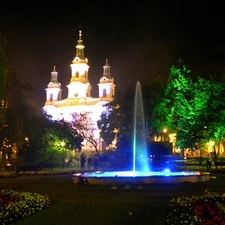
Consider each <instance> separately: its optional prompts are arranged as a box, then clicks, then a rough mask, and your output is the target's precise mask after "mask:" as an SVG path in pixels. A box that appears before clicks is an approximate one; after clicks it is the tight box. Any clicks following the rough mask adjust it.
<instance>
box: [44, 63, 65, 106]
mask: <svg viewBox="0 0 225 225" xmlns="http://www.w3.org/2000/svg"><path fill="white" fill-rule="evenodd" d="M45 90H46V102H45V105H51V104H52V103H53V102H56V101H60V100H61V98H62V90H61V84H60V83H59V82H58V72H57V71H56V68H55V66H54V67H53V71H52V72H51V80H50V82H49V84H48V86H47V88H46V89H45Z"/></svg>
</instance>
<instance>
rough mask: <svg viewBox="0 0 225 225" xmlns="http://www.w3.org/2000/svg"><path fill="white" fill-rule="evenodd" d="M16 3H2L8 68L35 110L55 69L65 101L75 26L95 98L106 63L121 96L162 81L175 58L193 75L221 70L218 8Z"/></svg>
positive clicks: (224, 21) (201, 4) (173, 2)
mask: <svg viewBox="0 0 225 225" xmlns="http://www.w3.org/2000/svg"><path fill="white" fill-rule="evenodd" d="M15 2H16V3H14V1H10V0H8V1H3V3H1V8H0V31H1V32H2V34H3V35H4V36H5V37H6V39H7V43H8V60H9V67H10V68H11V69H15V70H16V71H17V72H18V73H20V74H21V78H22V79H26V80H27V81H28V82H30V83H32V84H33V87H34V101H36V102H37V104H39V105H40V107H41V106H43V104H44V102H45V88H46V86H47V84H48V82H49V81H50V73H51V71H52V69H53V66H56V69H57V71H58V72H59V75H58V78H59V81H60V82H61V83H62V89H63V98H66V97H67V87H66V85H67V84H69V81H70V76H71V70H70V64H71V62H72V60H73V59H74V57H75V46H76V44H77V39H78V31H79V27H80V24H81V25H82V32H83V36H82V39H83V41H84V45H85V57H87V58H88V60H89V66H90V70H89V80H90V83H91V84H92V87H93V89H92V96H93V97H98V96H97V95H98V92H97V90H98V86H97V83H98V82H99V78H100V77H101V76H102V73H103V66H104V64H105V59H106V58H108V59H109V64H110V66H111V75H112V76H113V77H114V79H115V84H116V89H117V90H121V91H122V90H124V89H126V88H127V87H128V86H129V85H131V84H135V83H136V81H137V80H140V81H142V80H144V79H145V78H147V77H152V76H155V75H161V76H163V77H168V75H169V68H170V67H171V66H172V65H176V64H177V62H178V59H180V58H182V59H183V60H184V63H185V64H186V65H188V66H189V67H190V68H191V69H192V72H194V73H200V72H206V71H210V70H212V68H216V67H221V66H223V63H224V51H225V35H224V27H225V13H224V12H223V11H224V6H223V3H222V1H193V0H189V1H188V0H182V1H181V0H179V1H178V0H170V1H168V0H164V1H163V0H148V1H135V3H131V1H130V3H129V1H128V3H127V2H126V1H125V3H123V1H120V2H117V1H112V2H111V1H102V2H101V1H100V3H98V2H97V3H96V2H90V3H89V2H88V1H83V2H82V1H79V3H77V2H78V1H72V2H71V1H65V0H64V1H57V2H55V3H54V2H53V3H48V4H47V3H45V4H41V3H35V1H15Z"/></svg>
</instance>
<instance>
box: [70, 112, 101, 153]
mask: <svg viewBox="0 0 225 225" xmlns="http://www.w3.org/2000/svg"><path fill="white" fill-rule="evenodd" d="M72 116H73V121H72V127H73V128H74V129H75V130H76V131H77V132H78V134H79V135H81V137H82V138H83V139H84V140H85V141H86V142H87V143H90V144H91V145H92V146H93V147H94V149H95V151H96V153H97V155H99V149H98V143H99V137H98V129H97V127H96V124H95V123H94V121H93V120H92V119H91V115H90V112H84V113H73V115H72Z"/></svg>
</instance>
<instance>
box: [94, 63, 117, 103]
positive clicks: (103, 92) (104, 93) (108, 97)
mask: <svg viewBox="0 0 225 225" xmlns="http://www.w3.org/2000/svg"><path fill="white" fill-rule="evenodd" d="M110 68H111V67H110V65H109V62H108V59H106V63H105V65H104V66H103V75H102V77H101V78H100V80H99V82H100V83H99V84H98V89H99V98H100V99H101V100H103V101H112V100H113V96H114V95H115V86H116V85H115V84H114V78H112V77H111V73H110Z"/></svg>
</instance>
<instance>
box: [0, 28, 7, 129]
mask: <svg viewBox="0 0 225 225" xmlns="http://www.w3.org/2000/svg"><path fill="white" fill-rule="evenodd" d="M6 48H7V42H6V39H5V37H4V36H3V35H2V34H1V32H0V102H1V107H0V129H2V127H3V125H4V124H5V110H6V108H7V101H6V82H7V79H6V78H7V73H8V66H7V58H6Z"/></svg>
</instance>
